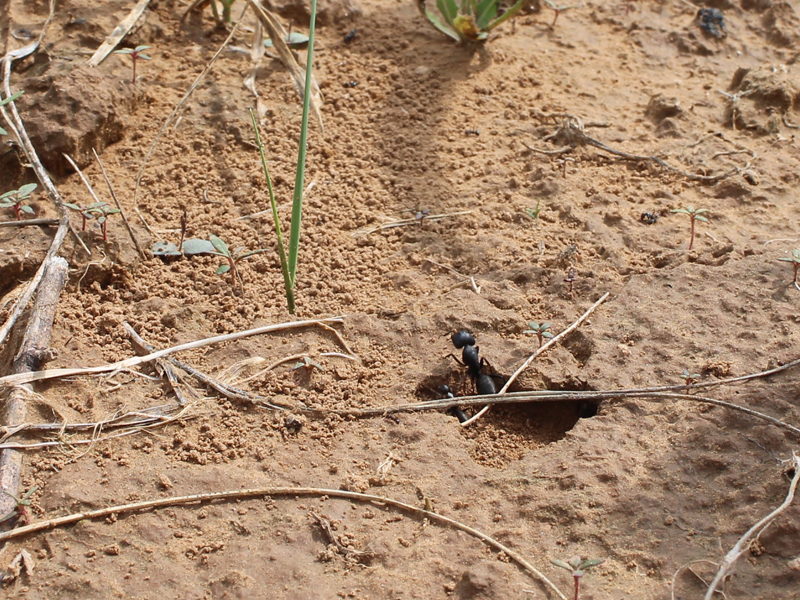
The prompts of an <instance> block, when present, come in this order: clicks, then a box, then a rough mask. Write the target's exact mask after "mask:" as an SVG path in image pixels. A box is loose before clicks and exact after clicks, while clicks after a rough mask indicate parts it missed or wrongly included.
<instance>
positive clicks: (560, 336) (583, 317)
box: [461, 292, 609, 427]
mask: <svg viewBox="0 0 800 600" xmlns="http://www.w3.org/2000/svg"><path fill="white" fill-rule="evenodd" d="M608 296H609V292H606V293H605V294H603V295H602V296H601V297H600V299H599V300H598V301H597V302H595V303H594V304H593V305H592V306H591V307H589V310H587V311H586V312H585V313H583V314H582V315H581V316H580V317H579V318H578V320H577V321H575V322H574V323H573V324H572V325H570V326H569V327H567V328H566V329H565V330H564V331H562V332H561V333H559V334H558V335H557V336H555V337H554V338H552V339H551V340H550V341H549V342H547V343H546V344H544V345H543V346H542V347H541V348H539V349H538V350H537V351H536V352H534V353H533V354H531V355H530V356H529V357H528V360H526V361H525V362H524V363H522V365H521V366H520V367H519V369H517V370H516V371H514V374H513V375H511V377H509V379H508V381H506V384H505V385H504V386H503V387H502V389H501V390H500V391H499V392H498V393H499V394H504V393H506V392H507V391H508V388H510V387H511V384H513V383H514V382H515V381H516V380H517V377H519V376H520V375H521V374H522V372H523V371H524V370H525V369H527V368H528V366H529V365H530V364H531V363H532V362H533V361H534V360H535V359H536V357H537V356H539V355H540V354H542V352H544V351H545V350H547V349H548V348H550V346H552V345H553V344H555V343H556V342H558V341H560V340H562V339H563V338H564V337H565V336H566V335H568V334H569V333H571V332H572V331H574V330H575V329H577V328H578V327H579V326H580V324H581V323H583V322H584V321H585V320H586V319H587V318H588V317H589V315H591V314H592V313H593V312H594V311H595V309H596V308H597V307H598V306H600V305H601V304H602V303H603V302H605V300H606V298H608ZM489 406H490V405H488V404H487V405H486V406H484V407H483V408H482V409H480V410H479V411H478V412H477V413H475V414H474V415H473V416H472V417H471V418H469V419H467V420H466V421H464V422H463V423H461V426H462V427H466V426H467V425H471V424H472V423H474V422H475V421H477V420H478V419H480V418H481V417H482V416H483V415H484V414H485V413H486V411H488V410H489Z"/></svg>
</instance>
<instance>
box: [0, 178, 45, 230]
mask: <svg viewBox="0 0 800 600" xmlns="http://www.w3.org/2000/svg"><path fill="white" fill-rule="evenodd" d="M37 187H38V186H37V184H35V183H27V184H25V185H23V186H22V187H21V188H19V189H18V190H10V191H8V192H6V193H5V194H3V195H2V196H0V208H11V209H13V210H14V216H15V217H16V218H17V221H21V220H22V213H27V214H29V215H32V214H34V212H33V209H32V208H31V207H30V206H28V205H27V204H23V202H24V201H25V200H27V199H28V198H29V197H30V195H31V192H33V190H35V189H36V188H37Z"/></svg>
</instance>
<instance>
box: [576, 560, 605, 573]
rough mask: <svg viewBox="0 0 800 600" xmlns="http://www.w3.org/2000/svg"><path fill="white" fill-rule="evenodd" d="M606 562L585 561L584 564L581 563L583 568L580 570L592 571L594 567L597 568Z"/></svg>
mask: <svg viewBox="0 0 800 600" xmlns="http://www.w3.org/2000/svg"><path fill="white" fill-rule="evenodd" d="M604 562H606V561H605V559H603V558H593V559H591V560H585V561H583V563H581V566H580V567H579V568H580V570H581V571H585V570H586V569H591V568H592V567H596V566H597V565H601V564H603V563H604Z"/></svg>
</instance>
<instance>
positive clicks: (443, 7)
mask: <svg viewBox="0 0 800 600" xmlns="http://www.w3.org/2000/svg"><path fill="white" fill-rule="evenodd" d="M436 8H438V9H439V12H440V13H442V16H443V17H444V20H445V22H446V23H447V24H448V25H450V27H452V26H453V19H455V18H456V17H457V16H458V5H457V4H456V3H455V0H436Z"/></svg>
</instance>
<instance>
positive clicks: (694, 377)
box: [681, 369, 700, 386]
mask: <svg viewBox="0 0 800 600" xmlns="http://www.w3.org/2000/svg"><path fill="white" fill-rule="evenodd" d="M681 378H682V379H683V380H684V381H685V382H686V385H687V386H691V385H694V384H695V383H697V382H698V381H700V373H690V372H689V369H684V370H683V373H681Z"/></svg>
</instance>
